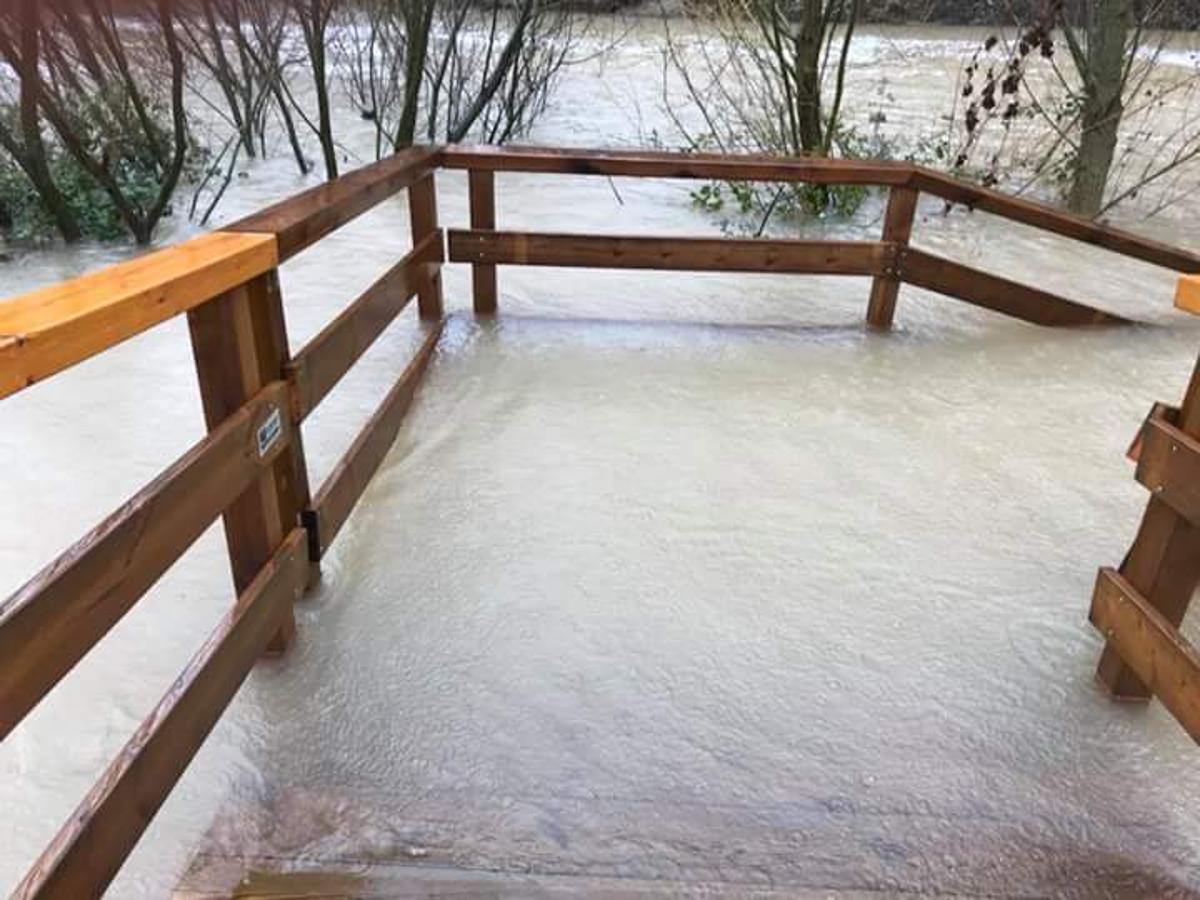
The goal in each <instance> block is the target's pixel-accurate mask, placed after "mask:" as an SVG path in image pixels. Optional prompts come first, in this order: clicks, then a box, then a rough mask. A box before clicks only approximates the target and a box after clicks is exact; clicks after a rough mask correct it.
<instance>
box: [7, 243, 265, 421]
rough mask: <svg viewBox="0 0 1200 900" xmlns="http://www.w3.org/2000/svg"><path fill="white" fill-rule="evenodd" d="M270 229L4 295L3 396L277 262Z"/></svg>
mask: <svg viewBox="0 0 1200 900" xmlns="http://www.w3.org/2000/svg"><path fill="white" fill-rule="evenodd" d="M275 263H276V254H275V240H274V238H272V237H270V236H268V235H255V234H224V233H221V232H217V233H214V234H206V235H204V236H203V237H198V238H196V239H194V240H191V241H187V242H186V243H183V244H177V245H175V246H173V247H168V248H166V249H165V250H159V251H157V252H154V253H147V254H146V255H144V256H139V257H137V258H136V259H132V260H130V261H128V262H124V263H119V264H117V265H115V266H109V267H108V268H106V269H101V270H100V271H98V272H91V273H88V274H87V275H83V276H81V277H79V278H72V279H71V280H70V281H64V282H62V283H60V284H55V285H51V286H50V287H46V288H42V289H41V290H37V291H33V292H32V293H29V294H25V295H23V296H20V297H15V298H13V299H11V300H6V301H3V302H0V397H5V396H7V395H9V394H12V393H15V392H16V391H19V390H21V389H22V388H24V387H27V386H29V385H31V384H33V383H34V382H36V381H41V380H42V379H44V378H46V377H48V376H50V375H53V374H55V373H56V372H61V371H62V370H63V369H66V368H68V367H70V366H73V365H74V364H75V363H78V362H81V361H83V360H85V359H87V358H88V357H90V356H94V355H95V354H97V353H100V352H101V351H103V350H107V349H108V348H109V347H112V346H113V345H115V344H118V343H120V342H121V341H123V340H125V339H127V338H131V337H133V336H134V335H136V334H140V333H141V332H143V331H145V330H147V329H148V328H151V327H152V326H154V325H157V324H159V323H160V322H164V321H166V320H167V319H169V318H171V317H173V316H177V315H179V314H180V313H183V312H186V311H187V310H189V309H191V308H193V307H195V306H198V305H199V304H201V303H204V302H205V301H207V300H210V299H211V298H213V297H215V296H217V295H218V294H221V293H223V292H225V291H228V290H230V289H232V288H235V287H237V286H238V285H240V284H243V283H245V282H246V281H249V280H250V279H251V278H254V277H255V276H258V275H261V274H263V273H264V272H267V271H269V270H270V269H272V268H274V267H275Z"/></svg>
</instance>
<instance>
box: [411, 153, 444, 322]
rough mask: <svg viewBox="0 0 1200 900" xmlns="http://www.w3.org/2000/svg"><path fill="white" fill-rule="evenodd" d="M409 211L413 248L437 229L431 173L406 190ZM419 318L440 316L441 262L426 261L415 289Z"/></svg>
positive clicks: (434, 318) (435, 192)
mask: <svg viewBox="0 0 1200 900" xmlns="http://www.w3.org/2000/svg"><path fill="white" fill-rule="evenodd" d="M408 212H409V218H410V220H411V222H412V241H413V246H414V247H415V246H416V245H417V244H418V243H419V242H420V241H421V239H422V238H424V237H425V236H426V235H428V234H431V233H433V232H435V231H437V230H438V211H437V187H436V182H435V181H434V173H433V172H430V173H429V174H428V175H426V176H425V177H424V178H422V179H421V180H420V181H418V182H416V183H415V184H413V185H412V187H410V188H409V189H408ZM417 304H418V306H419V308H420V311H421V318H422V319H426V320H433V321H436V320H438V319H440V318H442V315H443V303H442V264H441V263H440V262H437V263H428V264H426V266H425V276H424V278H423V279H422V284H421V287H420V289H419V290H418V292H417Z"/></svg>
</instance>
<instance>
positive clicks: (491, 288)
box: [467, 169, 497, 316]
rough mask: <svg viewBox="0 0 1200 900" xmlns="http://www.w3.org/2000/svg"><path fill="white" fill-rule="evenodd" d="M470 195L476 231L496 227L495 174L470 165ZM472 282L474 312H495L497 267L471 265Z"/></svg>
mask: <svg viewBox="0 0 1200 900" xmlns="http://www.w3.org/2000/svg"><path fill="white" fill-rule="evenodd" d="M467 181H468V185H469V193H470V195H471V228H472V230H475V231H494V230H495V229H496V176H495V173H493V172H492V171H491V170H488V169H471V170H470V171H469V172H468V173H467ZM471 286H472V291H473V295H474V299H475V315H477V316H490V315H493V314H494V313H495V312H496V306H497V303H496V300H497V297H496V267H495V266H493V265H487V264H484V263H477V264H476V265H473V266H471Z"/></svg>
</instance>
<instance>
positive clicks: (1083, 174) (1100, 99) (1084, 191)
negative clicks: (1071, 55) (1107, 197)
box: [1067, 0, 1134, 217]
mask: <svg viewBox="0 0 1200 900" xmlns="http://www.w3.org/2000/svg"><path fill="white" fill-rule="evenodd" d="M1092 15H1093V19H1092V23H1091V27H1090V28H1089V29H1088V46H1087V65H1086V71H1083V72H1081V73H1080V74H1081V75H1082V77H1083V111H1082V113H1081V116H1080V124H1081V126H1082V133H1081V135H1080V139H1079V154H1078V156H1077V158H1076V160H1075V169H1074V172H1073V173H1072V180H1071V192H1070V195H1069V196H1068V200H1067V204H1068V206H1069V207H1070V209H1071V211H1072V212H1074V213H1077V214H1079V215H1082V216H1088V217H1092V216H1095V215H1096V214H1097V213H1099V212H1100V209H1101V208H1102V206H1103V204H1104V192H1105V189H1106V187H1107V186H1108V175H1109V171H1110V170H1111V169H1112V164H1113V159H1114V157H1115V156H1116V151H1117V137H1118V134H1119V132H1120V129H1121V118H1122V116H1123V115H1124V113H1125V105H1124V101H1123V93H1124V89H1125V68H1126V55H1127V46H1126V44H1127V41H1128V38H1129V30H1130V29H1131V28H1132V27H1133V17H1134V10H1133V0H1094V8H1093V12H1092Z"/></svg>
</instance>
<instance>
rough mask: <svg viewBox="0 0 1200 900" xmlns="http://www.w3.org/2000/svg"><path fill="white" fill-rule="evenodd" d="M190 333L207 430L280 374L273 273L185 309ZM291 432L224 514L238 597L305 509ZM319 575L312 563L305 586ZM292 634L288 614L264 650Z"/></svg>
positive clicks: (298, 451) (304, 485)
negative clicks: (288, 441) (265, 469)
mask: <svg viewBox="0 0 1200 900" xmlns="http://www.w3.org/2000/svg"><path fill="white" fill-rule="evenodd" d="M188 328H189V329H190V331H191V336H192V353H193V355H194V357H195V360H196V373H197V375H198V376H199V380H200V395H201V399H202V401H203V403H204V418H205V421H206V422H207V424H208V428H209V430H210V431H211V430H212V429H213V428H215V427H217V426H218V425H220V424H221V423H222V422H223V421H225V419H226V418H228V417H229V416H230V415H231V414H233V413H234V412H236V411H237V410H238V409H239V408H240V407H241V406H242V405H243V404H244V403H245V402H246V401H247V400H249V399H250V398H251V397H253V396H254V395H255V394H256V393H257V392H258V391H259V390H260V389H261V388H262V387H264V386H265V385H267V384H269V383H270V382H272V381H278V380H280V379H282V378H284V377H285V376H284V366H285V365H286V364H287V361H288V343H287V330H286V326H285V324H284V318H283V302H282V297H281V295H280V291H279V279H278V275H277V273H276V271H275V270H272V271H270V272H268V273H266V274H265V275H261V276H259V277H258V278H255V279H253V280H252V281H249V282H247V283H246V284H244V285H242V286H240V287H237V288H234V289H233V290H232V291H229V292H228V293H226V294H222V295H221V296H220V297H217V298H216V299H214V300H212V301H210V302H208V303H205V304H203V305H201V306H197V307H195V308H194V309H191V310H189V311H188ZM279 415H280V416H281V417H282V416H290V415H291V411H290V410H288V409H286V408H283V409H280V410H279ZM270 421H271V420H270V419H268V423H267V424H268V425H269V424H270ZM264 428H265V426H264ZM295 431H296V433H295V436H294V438H293V440H292V442H291V445H290V447H289V449H288V450H287V451H286V452H284V453H283V454H281V455H280V457H279V459H278V460H276V462H275V464H274V465H273V466H272V467H271V469H270V470H269V471H268V472H266V473H265V474H264V475H263V476H262V478H260V479H259V480H258V481H257V482H256V483H255V484H253V485H251V486H250V487H249V488H247V489H246V491H245V492H244V493H243V494H242V495H241V496H240V497H238V498H237V499H236V500H234V501H233V503H232V504H230V506H229V508H228V509H227V510H226V511H225V514H224V521H225V543H226V545H227V546H228V548H229V561H230V565H231V567H232V569H233V583H234V587H235V589H236V590H237V593H238V594H239V595H240V594H241V593H242V592H243V591H245V590H246V589H247V588H248V587H249V586H250V584H251V582H253V581H254V579H255V577H256V576H257V575H258V573H259V571H260V570H261V569H262V567H263V566H265V565H266V564H267V563H268V562H269V561H270V560H271V557H272V556H273V555H274V553H275V551H276V550H278V549H279V546H280V544H281V543H282V542H283V539H284V538H285V537H287V535H288V534H289V533H290V532H291V531H292V530H293V529H294V528H295V527H296V526H297V525H298V524H299V521H300V511H301V510H302V509H304V507H305V506H307V505H308V499H309V497H308V471H307V467H306V465H305V461H304V449H303V446H302V444H301V441H300V432H299V429H298V428H297V429H296V430H295ZM271 437H272V436H271V430H270V429H267V430H265V431H264V430H262V429H260V433H259V434H258V435H257V436H256V438H257V440H258V442H259V443H260V444H262V443H263V442H269V441H270V440H271ZM259 449H260V452H261V448H259ZM318 575H319V572H318V571H317V570H316V568H315V566H314V568H313V569H312V571H311V572H310V583H311V581H312V580H315V578H316V577H318ZM294 631H295V619H294V618H293V617H292V616H291V615H290V613H289V615H288V616H287V617H286V618H285V619H284V622H283V625H282V626H281V627H280V630H279V631H278V632H277V633H276V635H275V636H274V637H273V638H272V639H271V642H270V644H269V646H268V648H267V649H268V652H272V653H281V652H283V650H284V649H286V647H287V644H288V643H289V641H290V640H291V637H292V634H293V633H294Z"/></svg>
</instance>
